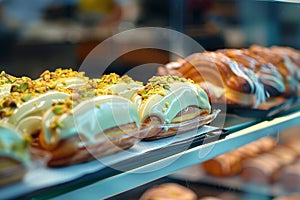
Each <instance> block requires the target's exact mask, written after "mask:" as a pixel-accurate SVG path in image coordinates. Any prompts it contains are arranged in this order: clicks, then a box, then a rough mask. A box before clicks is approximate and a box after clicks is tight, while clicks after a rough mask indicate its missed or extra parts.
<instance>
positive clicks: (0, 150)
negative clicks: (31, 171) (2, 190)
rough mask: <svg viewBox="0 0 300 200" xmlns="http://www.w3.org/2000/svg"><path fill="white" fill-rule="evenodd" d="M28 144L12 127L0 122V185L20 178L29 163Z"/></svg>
mask: <svg viewBox="0 0 300 200" xmlns="http://www.w3.org/2000/svg"><path fill="white" fill-rule="evenodd" d="M28 146H29V142H26V141H25V140H24V139H23V138H22V136H21V134H20V133H19V132H17V131H16V130H15V129H14V128H13V127H11V126H10V125H8V124H5V123H0V187H1V186H4V185H8V184H12V183H15V182H18V181H20V180H22V178H23V177H24V175H25V173H26V171H27V167H28V165H29V163H30V156H29V151H28Z"/></svg>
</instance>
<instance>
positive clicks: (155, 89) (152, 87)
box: [131, 76, 211, 139]
mask: <svg viewBox="0 0 300 200" xmlns="http://www.w3.org/2000/svg"><path fill="white" fill-rule="evenodd" d="M131 100H132V102H133V103H134V104H135V105H136V106H137V108H138V112H139V115H140V121H141V123H142V124H143V125H145V126H150V125H164V124H177V123H181V122H185V121H188V120H192V119H195V118H197V117H199V116H207V115H208V114H210V112H211V106H210V103H209V100H208V97H207V94H206V93H205V92H204V90H202V89H201V88H200V87H199V86H197V85H196V84H194V83H193V81H192V80H187V79H185V78H179V77H177V76H154V77H152V78H151V79H149V81H148V83H147V84H146V85H145V86H144V87H143V88H141V89H139V90H138V91H137V93H136V94H135V95H134V96H133V97H132V99H131ZM161 133H162V128H155V127H154V128H153V129H152V130H151V131H150V133H149V134H148V136H147V137H146V138H144V139H158V138H161V137H167V136H170V135H173V134H174V132H172V130H170V132H167V133H165V134H161ZM169 134H170V135H169Z"/></svg>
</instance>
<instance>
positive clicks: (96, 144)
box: [39, 90, 140, 166]
mask: <svg viewBox="0 0 300 200" xmlns="http://www.w3.org/2000/svg"><path fill="white" fill-rule="evenodd" d="M96 91H97V90H93V91H92V93H93V92H96ZM105 93H106V92H104V91H103V95H99V94H97V95H96V94H95V96H94V97H90V96H91V95H86V94H85V93H84V94H80V93H77V95H75V94H73V95H72V97H70V98H67V99H65V100H64V101H61V102H58V103H56V104H54V105H53V106H52V108H50V109H49V110H48V111H47V112H46V113H45V114H44V116H43V121H42V131H41V134H40V135H39V143H40V146H41V148H43V149H45V150H47V151H49V152H50V154H51V159H50V160H49V162H48V165H49V166H64V165H70V164H75V163H80V162H86V161H88V160H92V159H94V158H98V157H102V156H105V155H108V154H111V153H114V152H117V151H120V150H122V149H126V148H129V147H131V146H132V145H133V144H134V143H135V142H136V140H137V139H138V138H137V137H135V135H134V134H132V133H136V132H137V131H138V130H139V128H140V122H139V116H138V112H137V110H136V107H135V106H134V105H133V104H132V103H131V102H130V101H129V100H128V99H126V98H124V97H121V96H117V95H106V94H105ZM83 95H85V96H83ZM75 97H76V98H75Z"/></svg>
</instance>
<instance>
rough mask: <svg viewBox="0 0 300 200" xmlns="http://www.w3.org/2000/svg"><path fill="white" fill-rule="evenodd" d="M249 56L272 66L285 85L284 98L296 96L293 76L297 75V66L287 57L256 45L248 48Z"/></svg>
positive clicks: (295, 81)
mask: <svg viewBox="0 0 300 200" xmlns="http://www.w3.org/2000/svg"><path fill="white" fill-rule="evenodd" d="M249 54H250V55H251V56H253V57H255V58H261V59H263V60H264V61H265V62H269V63H271V64H272V65H274V66H275V67H276V68H277V70H278V71H279V73H280V74H281V75H282V77H283V81H284V84H285V93H284V94H285V96H294V95H296V93H297V87H298V81H297V79H296V78H295V74H297V66H296V65H295V64H294V63H293V62H291V60H290V59H289V57H287V56H285V55H281V54H280V55H279V54H278V53H274V51H271V50H270V49H267V48H265V47H262V46H258V45H252V46H251V47H250V48H249Z"/></svg>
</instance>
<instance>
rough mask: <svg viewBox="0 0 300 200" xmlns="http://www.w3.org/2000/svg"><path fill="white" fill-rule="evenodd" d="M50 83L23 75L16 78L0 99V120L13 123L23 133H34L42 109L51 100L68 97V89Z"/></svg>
mask: <svg viewBox="0 0 300 200" xmlns="http://www.w3.org/2000/svg"><path fill="white" fill-rule="evenodd" d="M51 83H52V82H49V83H48V82H42V81H33V80H31V79H29V78H24V77H23V78H20V79H17V80H16V81H15V82H14V83H13V84H12V85H11V89H10V93H9V94H5V95H3V96H2V98H1V100H0V120H1V121H6V122H8V123H10V124H13V125H14V126H15V127H17V129H19V130H20V131H21V132H23V133H24V134H29V135H34V134H36V133H37V132H38V131H39V128H40V127H41V125H40V123H41V116H42V114H43V111H45V110H47V109H48V108H49V107H51V105H52V103H53V102H55V101H59V100H63V99H65V98H67V97H69V94H68V93H70V91H68V90H67V89H64V88H60V87H58V86H55V87H54V88H52V86H51ZM59 88H60V89H59ZM54 89H56V90H54ZM57 90H60V91H57ZM62 91H63V92H62Z"/></svg>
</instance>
